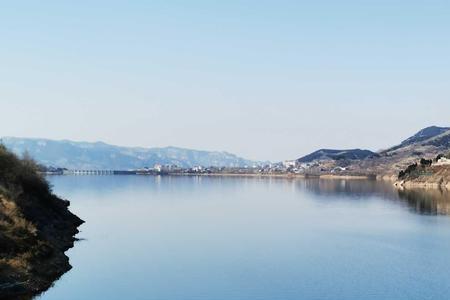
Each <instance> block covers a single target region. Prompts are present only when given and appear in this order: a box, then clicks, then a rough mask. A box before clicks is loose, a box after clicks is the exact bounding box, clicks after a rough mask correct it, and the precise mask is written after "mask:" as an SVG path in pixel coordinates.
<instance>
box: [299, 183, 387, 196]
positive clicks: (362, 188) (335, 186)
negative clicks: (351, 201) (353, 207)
mask: <svg viewBox="0 0 450 300" xmlns="http://www.w3.org/2000/svg"><path fill="white" fill-rule="evenodd" d="M299 183H300V182H299ZM300 184H304V188H305V189H306V190H308V191H310V192H313V193H314V194H317V195H322V196H327V195H329V196H344V197H349V198H360V197H367V196H380V197H384V198H389V199H390V198H392V197H396V191H395V189H394V188H393V187H392V185H391V184H388V183H383V182H379V181H376V180H345V179H325V180H322V179H309V180H304V181H303V182H301V183H300Z"/></svg>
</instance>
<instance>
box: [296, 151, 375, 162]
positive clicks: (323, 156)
mask: <svg viewBox="0 0 450 300" xmlns="http://www.w3.org/2000/svg"><path fill="white" fill-rule="evenodd" d="M376 155H377V154H376V153H374V152H372V151H370V150H361V149H350V150H334V149H320V150H318V151H315V152H313V153H311V154H308V155H306V156H303V157H301V158H299V159H297V161H298V162H299V163H307V162H312V161H315V160H354V159H365V158H368V157H372V156H376Z"/></svg>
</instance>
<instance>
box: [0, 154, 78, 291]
mask: <svg viewBox="0 0 450 300" xmlns="http://www.w3.org/2000/svg"><path fill="white" fill-rule="evenodd" d="M68 207H69V201H66V200H62V199H60V198H58V197H57V196H55V195H54V194H53V193H52V192H51V189H50V187H49V185H48V183H47V181H46V180H45V179H44V178H42V177H41V176H40V175H39V174H38V173H37V172H36V170H35V165H34V163H33V162H32V161H28V160H21V159H18V158H17V157H16V156H14V155H13V154H11V153H9V152H8V151H6V149H4V148H3V147H0V299H31V298H32V297H34V296H35V295H37V294H39V293H41V292H43V291H45V290H47V289H48V288H50V287H51V286H52V284H53V282H54V281H55V280H57V279H58V278H59V277H61V275H63V274H64V273H65V272H67V271H68V270H70V269H71V266H70V264H69V258H68V257H67V256H66V255H65V251H67V250H68V249H69V248H71V247H73V245H74V242H75V241H76V238H75V235H76V234H77V233H78V232H79V231H78V227H79V226H80V225H81V224H82V223H83V221H82V220H81V219H80V218H78V217H77V216H75V215H74V214H72V213H71V212H70V211H69V209H68Z"/></svg>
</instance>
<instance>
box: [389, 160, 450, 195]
mask: <svg viewBox="0 0 450 300" xmlns="http://www.w3.org/2000/svg"><path fill="white" fill-rule="evenodd" d="M394 185H395V186H397V187H401V188H425V189H446V190H449V191H450V166H429V167H422V168H421V169H419V170H416V171H415V172H412V174H408V175H407V176H404V177H402V178H399V179H398V180H397V181H395V183H394Z"/></svg>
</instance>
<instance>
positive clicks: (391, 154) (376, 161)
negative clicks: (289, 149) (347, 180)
mask: <svg viewBox="0 0 450 300" xmlns="http://www.w3.org/2000/svg"><path fill="white" fill-rule="evenodd" d="M448 152H450V128H449V127H437V126H431V127H427V128H424V129H422V130H420V131H419V132H417V133H416V134H414V135H413V136H411V137H409V138H407V139H405V140H404V141H403V142H401V143H400V144H398V145H396V146H393V147H391V148H389V149H386V150H383V151H379V152H377V153H374V152H371V151H369V150H359V149H355V150H319V151H316V152H314V153H311V154H309V155H307V156H304V157H302V158H300V159H298V160H297V162H298V163H299V164H300V163H310V162H313V163H312V164H311V167H309V169H306V170H305V172H306V173H314V174H315V173H317V174H327V173H330V172H331V173H333V172H338V173H341V174H345V175H379V176H385V177H389V178H392V179H396V178H397V175H398V173H399V172H400V171H401V170H404V169H406V168H407V167H408V166H409V165H411V164H414V163H415V162H417V161H419V160H420V159H421V158H426V159H433V158H435V157H436V156H437V155H439V154H445V153H448Z"/></svg>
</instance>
